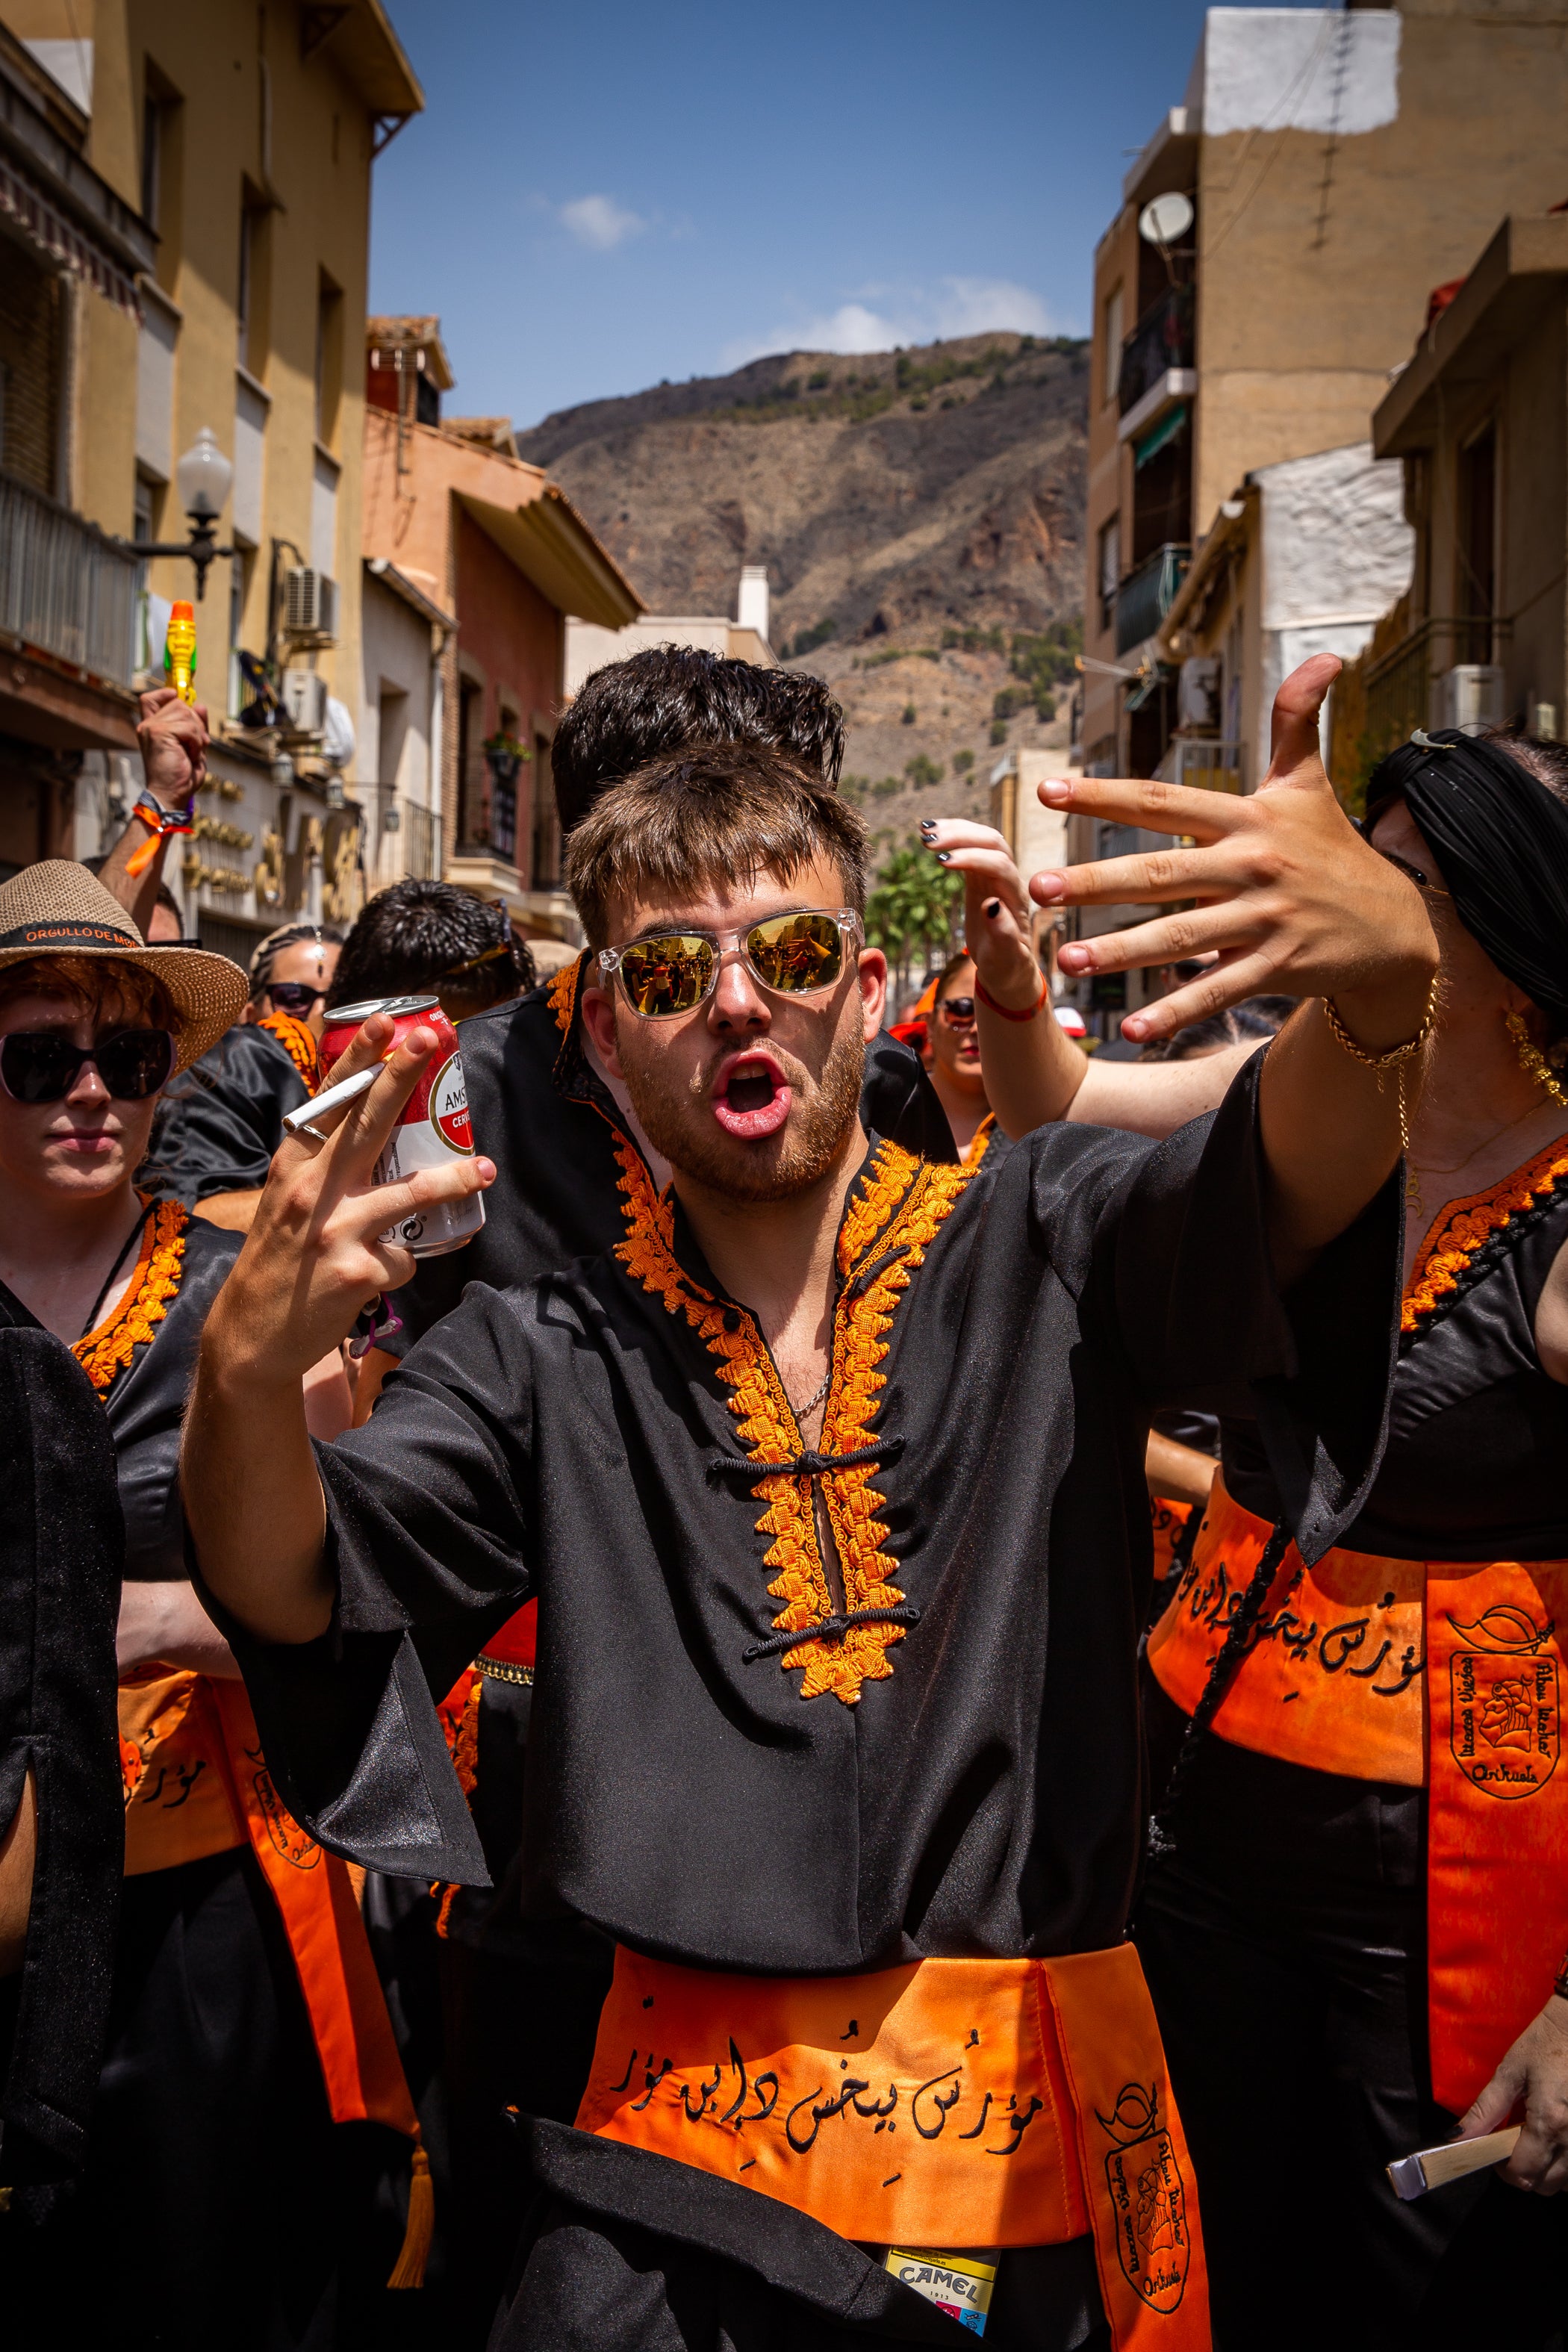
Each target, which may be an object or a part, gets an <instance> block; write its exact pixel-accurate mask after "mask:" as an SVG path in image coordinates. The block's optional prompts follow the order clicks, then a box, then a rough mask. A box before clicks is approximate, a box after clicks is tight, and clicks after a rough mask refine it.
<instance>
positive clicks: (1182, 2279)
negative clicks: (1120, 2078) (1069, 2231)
mask: <svg viewBox="0 0 1568 2352" xmlns="http://www.w3.org/2000/svg"><path fill="white" fill-rule="evenodd" d="M1095 2121H1096V2122H1097V2123H1098V2124H1099V2125H1100V2129H1101V2130H1102V2131H1103V2132H1104V2133H1105V2135H1106V2137H1108V2138H1109V2139H1110V2141H1111V2143H1112V2145H1111V2147H1110V2149H1109V2150H1108V2151H1107V2153H1106V2158H1105V2180H1106V2187H1107V2188H1108V2189H1109V2190H1110V2200H1111V2203H1112V2205H1113V2206H1114V2208H1115V2210H1116V2221H1117V2231H1116V2251H1117V2253H1118V2255H1119V2257H1120V2259H1121V2268H1122V2272H1123V2273H1124V2275H1125V2277H1126V2280H1127V2284H1129V2286H1131V2289H1132V2291H1133V2293H1134V2294H1136V2295H1137V2296H1138V2297H1139V2299H1140V2301H1141V2302H1142V2304H1143V2305H1144V2306H1145V2307H1146V2309H1148V2310H1150V2311H1157V2312H1162V2313H1169V2312H1173V2311H1174V2310H1176V2309H1177V2308H1178V2306H1179V2305H1180V2304H1181V2300H1182V2295H1183V2293H1184V2289H1185V2287H1186V2284H1187V2271H1188V2268H1189V2266H1190V2264H1191V2262H1192V2236H1191V2231H1190V2229H1189V2226H1188V2220H1187V2189H1186V2183H1185V2181H1184V2179H1183V2178H1182V2168H1181V2164H1180V2161H1179V2159H1178V2158H1177V2155H1176V2150H1175V2146H1174V2143H1173V2140H1172V2137H1171V2135H1170V2133H1169V2131H1168V2130H1167V2129H1166V2128H1165V2126H1163V2124H1162V2123H1161V2121H1160V2086H1159V2084H1157V2083H1151V2084H1150V2085H1149V2086H1148V2088H1147V2089H1145V2088H1144V2086H1143V2084H1142V2083H1126V2084H1123V2085H1122V2088H1121V2092H1120V2093H1119V2095H1118V2096H1117V2101H1116V2105H1115V2107H1114V2108H1113V2110H1112V2111H1111V2113H1110V2115H1109V2116H1102V2115H1101V2114H1100V2111H1099V2109H1098V2108H1096V2110H1095Z"/></svg>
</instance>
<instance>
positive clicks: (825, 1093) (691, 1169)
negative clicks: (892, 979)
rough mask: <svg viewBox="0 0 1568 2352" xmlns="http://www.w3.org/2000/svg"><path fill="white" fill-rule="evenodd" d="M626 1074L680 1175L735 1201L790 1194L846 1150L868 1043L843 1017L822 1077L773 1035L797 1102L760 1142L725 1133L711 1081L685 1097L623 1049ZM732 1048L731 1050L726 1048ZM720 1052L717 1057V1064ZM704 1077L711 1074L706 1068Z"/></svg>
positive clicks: (816, 1179)
mask: <svg viewBox="0 0 1568 2352" xmlns="http://www.w3.org/2000/svg"><path fill="white" fill-rule="evenodd" d="M619 1043H620V1045H621V1048H622V1051H621V1053H620V1055H619V1060H620V1065H621V1076H622V1077H623V1078H624V1079H625V1080H626V1092H627V1093H628V1094H629V1095H630V1097H631V1098H632V1108H633V1110H635V1111H636V1113H637V1120H638V1123H639V1125H640V1126H641V1128H642V1130H643V1133H644V1134H645V1135H646V1136H647V1139H648V1141H649V1142H650V1143H651V1144H652V1146H653V1148H654V1150H656V1151H657V1152H658V1153H659V1154H660V1156H661V1157H662V1158H664V1159H666V1160H668V1162H669V1164H670V1166H671V1167H672V1168H674V1169H678V1170H679V1172H680V1173H681V1175H683V1176H689V1177H690V1178H691V1179H692V1180H693V1181H694V1182H696V1183H699V1184H701V1185H703V1186H704V1187H705V1188H706V1189H707V1190H708V1191H710V1192H719V1193H722V1194H723V1195H724V1196H725V1197H726V1198H727V1199H729V1200H731V1201H759V1202H760V1201H786V1200H789V1199H791V1198H793V1197H794V1195H795V1194H796V1193H798V1192H810V1191H811V1189H812V1187H813V1185H815V1184H819V1183H820V1182H821V1181H822V1180H823V1178H824V1177H825V1176H826V1174H827V1173H828V1171H829V1170H830V1169H832V1168H833V1167H834V1166H835V1165H836V1164H837V1161H838V1160H840V1159H841V1158H842V1157H843V1154H844V1150H845V1146H846V1145H847V1142H848V1140H849V1138H850V1135H851V1133H852V1132H853V1130H854V1127H855V1121H856V1119H857V1118H858V1116H859V1110H860V1087H861V1081H862V1078H863V1076H864V1074H865V1065H866V1046H865V1041H864V1039H863V1038H862V1037H861V1034H860V1029H859V1024H858V1022H854V1023H849V1022H847V1023H845V1024H843V1025H842V1026H841V1027H840V1028H839V1030H838V1031H837V1034H836V1035H835V1037H834V1040H833V1043H832V1045H830V1046H829V1048H828V1053H827V1059H826V1063H825V1064H824V1066H823V1071H822V1076H821V1077H820V1078H814V1077H813V1076H812V1075H811V1073H810V1071H809V1070H808V1069H807V1068H806V1066H805V1063H804V1062H799V1061H797V1060H796V1059H795V1056H794V1055H793V1054H786V1053H784V1052H783V1051H782V1050H781V1048H780V1047H779V1046H778V1045H775V1044H774V1043H773V1040H772V1039H771V1038H769V1039H767V1040H766V1041H765V1051H766V1052H767V1054H768V1055H769V1057H770V1058H771V1059H772V1060H773V1061H775V1062H776V1063H777V1064H778V1066H779V1067H780V1069H781V1070H782V1071H783V1072H784V1080H785V1083H786V1084H787V1086H788V1087H789V1088H790V1091H791V1094H792V1096H793V1098H794V1099H793V1101H792V1103H791V1106H790V1114H789V1117H788V1118H787V1119H786V1120H785V1121H784V1126H783V1128H782V1129H780V1130H779V1133H778V1134H777V1135H776V1136H773V1137H770V1138H769V1139H768V1141H767V1142H766V1144H764V1145H763V1146H762V1147H761V1148H759V1147H758V1146H756V1145H755V1144H747V1143H742V1142H741V1141H740V1140H738V1139H736V1138H733V1137H731V1136H728V1135H726V1134H725V1132H724V1130H723V1129H722V1128H721V1126H720V1125H719V1122H718V1120H717V1119H716V1118H714V1116H713V1112H712V1109H711V1108H710V1101H709V1097H708V1092H707V1088H706V1085H705V1084H703V1083H701V1082H699V1084H698V1085H696V1086H694V1087H693V1090H692V1092H691V1093H690V1095H689V1096H688V1097H684V1098H682V1097H679V1096H675V1095H672V1094H670V1093H669V1092H668V1089H667V1088H665V1087H661V1086H659V1085H658V1083H657V1082H656V1080H655V1078H654V1076H653V1074H652V1072H651V1071H650V1070H649V1069H647V1067H646V1066H644V1065H641V1064H639V1063H638V1061H637V1056H636V1054H635V1051H634V1052H633V1053H631V1054H627V1053H626V1050H625V1047H626V1030H625V1027H624V1026H622V1027H621V1034H620V1038H619ZM726 1050H727V1051H728V1050H730V1049H726ZM719 1058H721V1057H719V1056H715V1063H717V1060H718V1059H719ZM704 1076H706V1074H704Z"/></svg>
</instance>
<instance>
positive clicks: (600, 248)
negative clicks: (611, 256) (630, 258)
mask: <svg viewBox="0 0 1568 2352" xmlns="http://www.w3.org/2000/svg"><path fill="white" fill-rule="evenodd" d="M560 216H561V224H562V226H563V228H565V229H567V230H569V231H570V233H571V235H572V236H574V237H575V238H576V240H577V242H578V244H579V245H585V246H588V247H591V248H592V250H593V251H594V252H595V253H611V252H613V251H614V250H615V248H616V246H617V245H624V244H625V243H626V238H627V237H628V236H641V234H642V232H643V230H644V229H645V228H646V227H647V221H645V220H644V219H642V218H641V216H640V215H638V214H637V213H633V212H628V211H627V210H626V206H625V205H618V204H616V200H615V198H614V196H574V198H573V200H572V202H571V203H570V204H569V205H562V206H561V215H560Z"/></svg>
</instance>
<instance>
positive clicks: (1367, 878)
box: [1029, 654, 1435, 1052]
mask: <svg viewBox="0 0 1568 2352" xmlns="http://www.w3.org/2000/svg"><path fill="white" fill-rule="evenodd" d="M1339 670H1340V664H1339V662H1338V660H1337V659H1336V658H1335V657H1334V656H1333V655H1331V654H1315V655H1314V656H1312V658H1311V659H1310V661H1307V662H1303V663H1302V665H1301V667H1300V668H1299V669H1297V670H1294V671H1293V672H1292V673H1291V675H1290V676H1289V677H1288V678H1287V679H1286V680H1285V683H1284V685H1283V686H1282V687H1281V688H1280V689H1279V693H1278V695H1277V696H1276V697H1275V700H1274V726H1273V758H1272V761H1271V762H1270V765H1269V769H1268V775H1267V776H1266V777H1265V778H1264V780H1263V782H1262V783H1261V784H1260V785H1259V787H1258V791H1257V792H1256V793H1250V794H1246V795H1242V794H1233V793H1215V792H1204V791H1194V790H1191V789H1189V788H1185V787H1184V786H1181V785H1178V784H1167V783H1161V782H1155V781H1154V780H1152V779H1148V780H1144V781H1141V782H1126V781H1121V780H1111V779H1105V780H1100V779H1093V778H1088V777H1086V778H1083V779H1081V780H1074V781H1073V782H1064V783H1048V784H1042V785H1041V786H1040V788H1039V789H1040V798H1041V800H1042V801H1043V802H1044V803H1045V804H1046V806H1047V807H1048V808H1057V809H1065V810H1068V811H1071V812H1073V813H1076V814H1082V815H1086V816H1096V817H1104V818H1108V819H1110V821H1111V822H1112V823H1114V824H1128V825H1137V826H1141V827H1142V828H1143V829H1145V830H1146V831H1149V832H1153V833H1169V834H1174V835H1184V836H1185V837H1186V839H1187V840H1188V841H1190V842H1191V843H1192V844H1193V846H1191V847H1184V846H1180V845H1176V846H1173V847H1172V848H1170V849H1163V850H1156V851H1154V852H1153V853H1152V854H1151V855H1148V856H1137V857H1113V858H1109V859H1104V860H1101V861H1100V862H1099V863H1096V864H1093V865H1087V866H1068V867H1067V868H1065V869H1064V870H1059V871H1055V872H1050V871H1047V872H1045V873H1041V874H1037V875H1036V876H1035V877H1033V879H1032V880H1031V882H1030V884H1029V889H1030V894H1031V896H1032V897H1033V898H1035V899H1036V900H1037V903H1038V904H1039V905H1041V906H1043V907H1073V906H1076V907H1114V906H1129V905H1131V906H1162V905H1163V906H1169V905H1170V904H1171V902H1172V901H1173V900H1176V901H1187V902H1189V903H1188V904H1187V905H1185V906H1184V907H1183V908H1182V909H1181V911H1179V912H1176V913H1172V914H1163V915H1160V916H1157V917H1155V918H1154V919H1152V920H1150V921H1148V922H1142V923H1137V924H1133V925H1131V927H1130V928H1129V929H1125V930H1115V931H1101V932H1100V933H1099V934H1097V935H1096V936H1095V937H1094V938H1093V939H1089V940H1077V941H1074V942H1072V943H1071V944H1069V945H1067V946H1064V947H1062V948H1061V949H1060V950H1058V961H1059V963H1060V966H1061V969H1062V970H1063V971H1065V972H1068V973H1069V974H1070V975H1071V976H1072V977H1074V978H1075V979H1076V978H1079V977H1080V976H1084V975H1088V974H1091V973H1099V972H1107V971H1128V970H1130V969H1131V968H1132V967H1133V966H1135V965H1142V966H1147V965H1150V964H1162V963H1172V962H1175V961H1182V960H1184V959H1186V958H1188V957H1192V956H1199V955H1204V954H1207V953H1210V952H1213V953H1215V954H1216V955H1217V958H1218V961H1216V962H1215V963H1214V964H1213V965H1211V966H1210V967H1209V968H1208V969H1207V970H1206V971H1204V972H1203V973H1202V974H1201V975H1200V976H1199V977H1198V978H1197V979H1195V980H1194V981H1191V982H1188V983H1187V985H1186V986H1184V987H1183V988H1179V989H1176V990H1175V991H1173V993H1172V994H1171V995H1169V996H1165V997H1162V998H1161V999H1160V1000H1159V1001H1158V1002H1157V1003H1153V1004H1149V1005H1145V1006H1144V1007H1143V1008H1142V1010H1141V1011H1140V1012H1138V1013H1133V1014H1132V1015H1131V1017H1130V1018H1129V1019H1128V1020H1126V1021H1125V1022H1123V1024H1122V1031H1123V1034H1125V1035H1126V1036H1128V1037H1129V1038H1131V1039H1134V1040H1136V1041H1137V1042H1138V1043H1140V1044H1142V1043H1146V1042H1148V1041H1151V1040H1152V1039H1155V1038H1160V1037H1169V1036H1170V1035H1172V1034H1173V1032H1174V1031H1176V1030H1177V1029H1179V1028H1181V1027H1182V1026H1183V1025H1184V1024H1185V1023H1187V1022H1189V1021H1197V1020H1201V1019H1202V1018H1203V1017H1204V1016H1205V1014H1207V1013H1217V1012H1219V1011H1220V1010H1221V1009H1222V1008H1223V1007H1224V1006H1226V1005H1227V1004H1236V1003H1240V1002H1241V1001H1242V999H1244V998H1246V997H1248V996H1256V995H1259V994H1265V993H1268V994H1272V993H1276V992H1277V993H1279V994H1282V995H1288V996H1332V997H1333V998H1334V999H1335V1001H1336V1003H1337V1004H1338V1006H1339V1009H1340V1012H1341V1013H1342V1017H1343V1018H1344V1019H1345V1020H1346V1022H1347V1023H1348V1024H1349V1025H1350V1026H1351V1028H1352V1032H1353V1034H1355V1036H1356V1038H1357V1039H1358V1041H1359V1042H1360V1043H1361V1044H1362V1045H1364V1046H1365V1047H1366V1048H1367V1049H1368V1050H1369V1051H1373V1052H1376V1051H1379V1050H1382V1049H1383V1048H1384V1047H1386V1046H1389V1045H1394V1044H1395V1043H1397V1042H1398V1041H1399V1040H1400V1039H1401V1038H1402V1037H1404V1036H1407V1035H1409V1034H1410V1033H1411V1032H1412V1030H1413V1029H1414V1028H1415V1026H1416V1025H1417V1024H1418V1023H1419V1020H1420V1018H1421V1011H1422V1005H1423V1003H1424V1000H1425V992H1426V988H1427V987H1428V986H1429V984H1430V976H1431V973H1432V971H1433V968H1434V960H1435V946H1434V942H1433V938H1432V931H1431V926H1430V924H1429V922H1428V921H1427V918H1426V910H1425V908H1423V906H1422V904H1421V900H1420V897H1419V895H1418V893H1417V892H1416V890H1415V887H1413V885H1412V884H1411V883H1409V882H1408V881H1406V880H1405V877H1403V876H1402V875H1400V874H1399V873H1398V872H1397V871H1396V870H1395V869H1394V867H1393V866H1390V865H1389V864H1388V862H1387V860H1386V859H1384V858H1382V857H1380V856H1378V855H1377V852H1376V851H1375V850H1373V849H1372V848H1370V847H1369V846H1368V845H1367V844H1366V843H1365V842H1364V841H1363V839H1362V838H1361V836H1360V835H1359V834H1357V833H1356V831H1355V830H1354V828H1353V826H1352V824H1351V823H1350V821H1349V819H1348V818H1347V817H1346V816H1345V814H1344V812H1343V811H1342V808H1341V807H1340V804H1339V803H1338V801H1337V800H1336V799H1335V797H1334V793H1333V790H1332V787H1331V784H1330V782H1329V780H1328V777H1327V775H1326V774H1325V773H1324V770H1323V762H1322V754H1321V749H1320V746H1319V735H1318V722H1319V717H1320V714H1321V709H1322V705H1323V699H1324V697H1325V696H1326V695H1327V693H1328V690H1329V688H1330V687H1331V685H1332V684H1333V681H1334V679H1335V677H1337V676H1338V675H1339Z"/></svg>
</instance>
